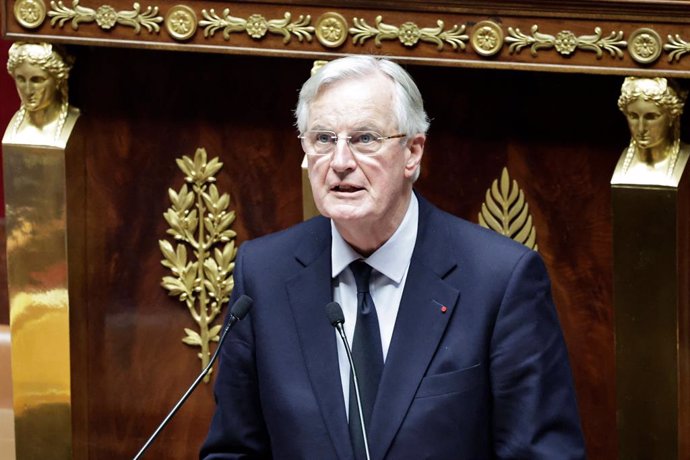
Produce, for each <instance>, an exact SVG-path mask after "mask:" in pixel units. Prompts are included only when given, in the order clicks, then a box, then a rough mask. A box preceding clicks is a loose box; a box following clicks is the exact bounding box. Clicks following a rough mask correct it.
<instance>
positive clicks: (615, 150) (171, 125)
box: [68, 47, 628, 460]
mask: <svg viewBox="0 0 690 460" xmlns="http://www.w3.org/2000/svg"><path fill="white" fill-rule="evenodd" d="M71 51H72V52H73V54H75V55H76V57H77V62H78V63H79V64H78V66H77V67H75V70H74V72H73V76H72V79H71V82H70V87H71V99H72V103H73V104H74V105H75V106H77V107H79V108H81V109H82V114H83V115H82V118H81V119H80V121H79V125H78V126H79V129H80V132H81V133H83V134H82V135H81V137H80V138H81V142H82V143H83V145H82V146H81V147H79V149H80V151H81V152H82V155H83V156H75V157H73V158H71V160H69V161H68V175H69V181H70V183H71V184H73V191H72V194H71V196H70V203H72V207H71V211H70V213H71V216H70V219H71V220H69V221H68V226H69V225H70V222H72V223H73V226H72V228H73V229H74V230H73V231H72V232H71V234H70V245H71V248H72V249H71V251H73V252H70V277H71V278H70V292H71V293H73V292H75V293H76V294H75V295H76V297H75V299H72V300H73V301H74V302H75V303H76V304H75V305H74V306H73V307H72V309H73V311H74V312H75V314H74V316H73V318H72V322H73V357H75V358H74V361H75V363H74V364H73V370H72V372H73V394H74V395H75V399H79V398H80V400H75V401H74V402H73V405H74V406H73V410H74V412H75V425H76V426H75V428H74V434H75V441H74V445H75V446H77V447H76V448H75V452H76V453H77V458H127V457H128V456H129V457H131V456H132V455H134V453H136V451H137V450H138V448H139V446H140V445H141V444H143V442H144V441H145V440H146V439H147V437H148V436H149V434H150V433H151V432H152V431H153V429H154V428H155V427H156V426H157V424H158V423H159V422H160V421H161V419H162V417H163V416H164V415H165V414H166V413H167V412H168V410H169V409H170V408H171V407H172V405H173V404H174V403H175V401H177V399H178V398H179V396H180V395H181V394H182V392H183V391H184V390H185V389H186V388H187V386H188V385H189V384H190V383H191V382H192V380H193V379H194V378H195V376H196V375H197V373H198V372H199V361H198V359H197V358H196V352H197V350H196V349H192V348H189V347H187V346H186V345H184V344H183V343H182V342H181V339H182V338H183V336H184V332H183V328H185V327H193V323H192V320H191V318H189V316H188V313H187V311H186V308H185V307H184V306H183V305H182V304H180V303H179V302H178V301H177V300H176V299H174V298H170V297H168V296H167V294H166V292H165V291H164V290H163V288H161V287H160V280H161V277H162V276H164V275H167V269H165V268H164V267H163V266H161V264H160V260H161V259H162V256H161V254H160V251H159V249H158V240H159V239H163V238H166V233H165V231H166V228H167V224H166V223H165V221H164V219H163V217H162V215H163V212H164V211H165V210H166V209H167V208H168V207H169V205H170V203H169V201H168V196H167V189H168V188H170V187H172V188H174V189H179V187H180V186H181V185H182V181H183V176H182V173H181V172H180V171H179V170H178V168H177V166H176V165H175V159H176V158H179V157H181V156H182V155H188V156H192V155H193V154H194V151H195V150H196V148H197V147H204V148H206V150H207V152H208V154H209V157H211V158H212V157H215V156H219V157H220V158H221V160H222V161H223V162H224V164H225V165H224V167H223V169H222V170H221V171H220V173H219V175H218V186H219V188H220V189H221V190H222V191H226V192H229V193H230V194H231V199H232V201H231V205H230V208H231V209H234V210H236V211H237V216H238V217H237V220H236V222H235V224H234V226H233V228H234V230H236V231H237V234H238V236H237V241H238V242H239V243H241V242H242V241H246V240H247V239H249V238H254V237H258V236H261V235H264V234H266V233H269V232H273V231H277V230H280V229H282V228H285V227H287V226H289V225H291V224H294V223H297V222H299V221H300V220H301V218H302V210H301V183H300V182H301V178H300V162H301V158H302V152H301V150H300V145H299V142H298V140H297V139H296V137H295V136H296V132H295V129H294V128H293V126H292V124H293V119H292V113H291V111H292V109H293V107H294V104H295V102H296V97H297V90H298V88H299V87H300V85H301V83H302V82H303V81H304V79H306V78H307V76H308V75H309V71H310V69H311V66H312V62H311V61H309V60H298V59H292V60H288V59H276V58H271V59H268V58H261V57H233V56H223V55H199V54H186V53H168V52H155V53H154V52H152V51H142V50H124V49H115V48H95V47H75V48H72V50H71ZM408 69H409V70H410V72H411V73H412V75H413V77H414V78H415V79H416V80H417V81H418V83H419V85H420V88H421V90H422V93H423V94H424V95H425V99H426V105H427V110H428V112H429V115H430V116H431V117H432V128H431V130H430V133H429V138H428V143H427V149H426V155H425V158H424V162H423V170H422V176H421V178H420V180H419V183H418V190H419V191H420V192H421V193H423V194H424V195H425V196H426V197H427V198H428V199H430V200H431V201H433V202H435V203H437V204H438V205H439V206H440V207H442V208H444V209H446V210H448V211H450V212H452V213H454V214H456V215H459V216H461V217H464V218H467V219H469V220H471V221H474V222H476V221H477V213H478V212H479V209H480V206H481V203H482V202H483V201H484V199H485V196H484V195H485V192H486V189H487V188H488V187H490V185H491V182H492V181H493V180H494V179H496V178H498V177H499V176H500V173H501V169H502V168H503V167H504V166H507V167H508V170H509V172H510V174H511V176H512V177H513V178H514V179H515V180H517V182H518V184H519V186H520V187H521V188H522V189H523V190H524V192H525V195H526V199H527V201H528V203H529V206H530V210H531V213H532V215H533V217H534V224H535V226H536V228H537V242H538V244H539V250H540V252H541V254H542V255H543V257H544V259H545V261H546V264H547V266H548V269H549V272H550V274H551V277H552V280H553V292H554V298H555V301H556V304H557V307H558V311H559V315H560V319H561V322H562V325H563V329H564V332H565V336H566V340H567V343H568V346H569V351H570V357H571V364H572V368H573V373H574V377H575V382H576V387H577V392H578V400H579V405H580V411H581V414H582V419H583V425H584V430H585V436H586V440H587V446H588V453H589V458H591V459H594V460H597V459H600V460H609V459H612V458H616V426H615V422H616V413H615V388H614V383H615V377H614V340H613V325H612V316H613V311H612V300H611V277H612V267H611V221H610V192H609V185H608V181H609V178H610V176H611V173H612V171H613V168H614V166H615V163H616V161H617V159H618V156H619V154H620V151H621V150H622V148H623V147H624V146H625V145H627V142H628V133H627V127H626V125H625V121H624V119H623V117H622V115H620V113H619V112H618V109H617V108H616V98H617V94H618V92H619V88H620V84H621V82H622V81H621V79H620V78H617V77H610V76H583V75H569V74H547V73H539V72H531V73H527V72H517V71H501V72H498V71H490V70H476V69H475V70H471V69H464V70H463V69H456V68H432V67H426V66H410V67H408ZM75 190H76V191H75ZM80 222H81V224H79V223H80ZM72 262H74V263H72ZM75 355H76V356H79V359H76V356H75ZM212 411H213V398H212V393H211V385H202V387H201V388H199V389H198V390H197V391H196V393H195V394H193V395H192V397H191V398H190V400H189V401H188V403H187V405H186V406H185V407H184V408H183V409H182V410H181V411H180V412H179V414H178V415H177V417H176V418H175V419H174V420H173V421H172V423H171V424H170V425H169V426H168V427H167V428H166V429H165V430H164V431H163V433H162V435H161V437H160V438H159V439H158V441H157V442H156V443H155V444H154V445H153V447H152V448H151V450H150V452H148V453H147V455H148V456H150V458H166V459H177V458H179V459H186V458H192V457H193V456H194V455H195V453H196V451H197V449H198V446H199V444H200V443H201V441H202V440H203V438H204V435H205V432H206V429H207V427H208V423H209V421H210V417H211V414H212Z"/></svg>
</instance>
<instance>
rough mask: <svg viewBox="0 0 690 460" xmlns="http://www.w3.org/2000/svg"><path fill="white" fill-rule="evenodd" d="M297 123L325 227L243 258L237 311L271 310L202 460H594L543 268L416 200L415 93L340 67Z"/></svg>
mask: <svg viewBox="0 0 690 460" xmlns="http://www.w3.org/2000/svg"><path fill="white" fill-rule="evenodd" d="M296 115H297V126H298V129H299V131H300V134H301V135H300V137H301V139H302V146H303V148H304V151H305V153H306V155H307V159H308V164H309V178H310V181H311V186H312V190H313V194H314V199H315V202H316V205H317V207H318V209H319V211H320V212H321V214H322V215H323V217H317V218H315V219H311V220H309V221H307V222H304V223H302V224H299V225H296V226H294V227H292V228H289V229H287V230H284V231H282V232H279V233H276V234H273V235H269V236H266V237H263V238H259V239H257V240H253V241H248V242H246V243H244V244H243V245H242V246H241V247H240V250H239V252H238V256H237V260H236V266H235V271H234V276H235V288H234V291H233V300H234V299H235V298H237V297H238V296H240V295H242V294H246V295H249V296H250V297H252V298H253V299H254V307H253V309H252V311H251V313H250V314H249V315H248V317H247V318H245V320H244V321H242V322H241V323H239V324H238V325H237V327H236V328H235V329H234V331H233V333H232V335H231V336H230V337H229V340H227V341H226V343H225V345H224V346H223V350H222V355H221V356H222V357H221V363H220V366H219V372H218V377H217V382H216V387H215V395H216V400H217V410H216V413H215V415H214V418H213V421H212V424H211V428H210V432H209V434H208V438H207V439H206V442H205V444H204V446H203V447H202V450H201V458H204V459H239V458H247V459H249V458H275V459H280V460H287V459H315V460H327V459H341V460H346V459H363V458H367V456H369V457H370V458H371V459H376V460H381V459H413V460H418V459H468V460H470V459H493V458H501V459H549V460H553V459H580V458H584V457H585V453H584V443H583V439H582V434H581V431H580V423H579V418H578V413H577V404H576V401H575V395H574V391H573V385H572V378H571V374H570V369H569V365H568V356H567V351H566V347H565V343H564V341H563V337H562V333H561V330H560V327H559V324H558V317H557V314H556V311H555V309H554V306H553V302H552V300H551V294H550V284H549V280H548V276H547V274H546V270H545V268H544V265H543V263H542V261H541V259H540V258H539V256H538V255H537V254H536V253H535V252H533V251H530V250H529V249H527V248H525V247H523V246H521V245H519V244H516V243H514V242H512V241H511V240H509V239H507V238H504V237H502V236H499V235H497V234H495V233H493V232H490V231H488V230H485V229H482V228H480V227H478V226H476V225H474V224H471V223H468V222H466V221H463V220H461V219H459V218H457V217H454V216H451V215H449V214H446V213H444V212H442V211H440V210H439V209H437V208H435V207H434V206H433V205H431V204H430V203H428V202H427V201H426V200H424V199H423V198H422V197H421V196H419V195H417V194H415V193H414V192H413V182H414V181H415V179H416V178H417V176H418V174H419V165H420V161H421V158H422V155H423V152H424V142H425V133H426V130H427V128H428V120H427V116H426V113H425V112H424V108H423V103H422V98H421V95H420V94H419V90H418V89H417V87H416V85H415V84H414V82H413V81H412V79H411V78H410V76H409V75H408V74H407V73H406V72H405V71H404V70H403V69H402V68H401V67H399V66H398V65H396V64H394V63H392V62H390V61H387V60H385V59H376V58H372V57H366V56H359V57H348V58H343V59H339V60H336V61H333V62H331V63H329V64H327V65H326V66H325V67H324V68H322V69H321V70H320V71H319V72H318V73H317V74H316V75H314V76H313V77H312V78H311V79H309V80H308V81H307V82H306V83H305V85H304V86H303V87H302V91H301V93H300V99H299V103H298V106H297V110H296ZM334 300H335V301H337V302H338V303H339V304H340V305H342V308H343V314H344V318H345V323H344V329H345V334H346V336H347V337H348V339H349V342H350V343H352V348H353V353H352V354H353V360H354V363H355V370H356V374H357V377H358V378H357V380H358V381H359V384H360V388H359V389H360V391H359V393H360V394H361V401H360V404H358V402H357V399H356V397H355V396H356V394H357V392H356V391H355V387H354V382H353V379H352V378H351V376H350V366H349V362H348V359H347V353H346V349H345V346H344V344H343V342H342V341H341V340H340V339H339V336H338V334H337V332H336V330H335V329H334V328H333V327H332V325H331V323H330V320H329V318H328V317H327V315H326V312H325V311H324V306H325V305H327V304H329V303H330V302H332V301H334ZM359 406H361V413H362V414H363V417H362V418H363V420H364V423H363V425H364V427H365V430H362V423H361V421H360V415H359V414H360V409H359ZM364 433H366V436H365V435H364ZM365 439H366V440H368V443H365Z"/></svg>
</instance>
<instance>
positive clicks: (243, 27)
mask: <svg viewBox="0 0 690 460" xmlns="http://www.w3.org/2000/svg"><path fill="white" fill-rule="evenodd" d="M201 14H202V15H203V16H204V19H202V20H201V21H199V25H200V26H201V27H204V37H206V38H208V37H213V36H214V35H215V34H216V32H218V31H219V30H221V29H222V30H223V38H224V39H225V40H230V34H231V33H235V32H246V33H247V35H249V36H250V37H252V38H253V39H255V40H259V39H261V38H263V37H264V36H265V35H266V33H273V34H280V35H282V36H283V43H284V44H288V43H290V40H292V36H293V35H294V36H295V37H297V40H299V41H300V42H303V41H304V40H306V41H308V42H311V39H312V36H311V34H312V33H314V26H311V25H310V24H311V16H310V15H306V16H303V15H300V16H299V17H298V18H297V20H296V21H294V22H291V21H292V14H291V13H290V12H285V15H284V16H283V19H270V20H269V19H266V18H265V17H263V16H262V15H260V14H252V15H251V16H249V18H247V19H243V18H238V17H235V16H231V15H230V9H229V8H225V9H224V10H223V12H222V13H221V15H220V16H219V15H218V14H217V13H216V12H215V10H214V9H213V8H211V9H210V10H206V9H203V10H201Z"/></svg>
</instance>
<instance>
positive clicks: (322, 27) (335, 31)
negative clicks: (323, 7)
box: [316, 12, 347, 48]
mask: <svg viewBox="0 0 690 460" xmlns="http://www.w3.org/2000/svg"><path fill="white" fill-rule="evenodd" d="M316 38H317V39H318V40H319V43H321V44H322V45H323V46H325V47H326V48H337V47H339V46H340V45H342V44H343V43H345V40H347V20H346V19H345V18H344V17H343V16H342V15H341V14H338V13H334V12H329V13H324V14H322V15H321V16H320V17H319V19H318V20H317V21H316Z"/></svg>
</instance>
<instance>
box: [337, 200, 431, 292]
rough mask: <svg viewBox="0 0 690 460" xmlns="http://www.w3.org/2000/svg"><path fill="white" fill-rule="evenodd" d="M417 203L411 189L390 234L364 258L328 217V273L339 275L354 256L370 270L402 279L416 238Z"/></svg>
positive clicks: (398, 280) (354, 258)
mask: <svg viewBox="0 0 690 460" xmlns="http://www.w3.org/2000/svg"><path fill="white" fill-rule="evenodd" d="M418 221H419V203H418V201H417V197H416V196H415V194H414V193H413V194H412V195H411V198H410V204H409V205H408V207H407V212H406V213H405V217H403V220H402V222H401V223H400V225H399V226H398V228H397V229H396V230H395V232H394V233H393V235H392V236H391V237H390V238H389V239H388V241H386V242H385V243H384V245H383V246H381V247H380V248H378V249H377V250H376V252H374V253H373V254H372V255H370V256H369V257H368V258H364V257H362V256H361V255H360V254H359V253H357V251H355V250H354V249H353V248H352V246H350V245H349V244H347V242H346V241H345V240H344V239H343V237H342V236H341V235H340V233H338V229H337V228H336V227H335V224H334V223H333V221H331V236H332V238H331V241H332V243H331V275H332V277H333V278H335V277H337V276H338V275H340V273H341V272H342V271H343V270H345V268H346V267H347V266H348V265H350V263H352V262H353V261H355V260H357V259H364V260H365V261H366V263H368V264H369V265H370V266H371V267H372V268H373V269H374V270H376V271H377V272H379V273H382V274H383V275H385V276H386V277H387V278H389V279H391V280H392V281H394V282H395V283H400V282H401V281H402V278H403V276H404V275H405V272H406V271H407V266H408V265H409V263H410V259H411V258H412V252H413V251H414V245H415V242H416V241H417V224H418Z"/></svg>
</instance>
